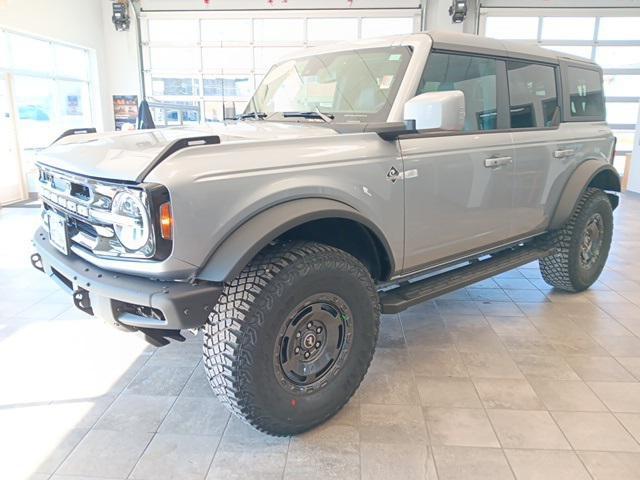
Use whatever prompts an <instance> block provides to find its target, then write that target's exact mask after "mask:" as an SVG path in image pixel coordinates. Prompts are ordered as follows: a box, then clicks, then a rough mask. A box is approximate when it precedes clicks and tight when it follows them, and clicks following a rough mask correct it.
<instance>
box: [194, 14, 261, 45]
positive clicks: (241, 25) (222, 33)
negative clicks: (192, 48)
mask: <svg viewBox="0 0 640 480" xmlns="http://www.w3.org/2000/svg"><path fill="white" fill-rule="evenodd" d="M202 41H203V42H246V43H249V42H250V41H251V19H249V18H243V19H240V18H225V19H215V20H202Z"/></svg>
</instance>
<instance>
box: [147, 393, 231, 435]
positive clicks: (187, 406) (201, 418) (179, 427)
mask: <svg viewBox="0 0 640 480" xmlns="http://www.w3.org/2000/svg"><path fill="white" fill-rule="evenodd" d="M229 415H230V414H229V411H228V410H227V409H226V408H225V407H224V406H223V405H222V404H221V403H220V402H219V401H218V399H216V398H215V397H213V398H191V397H182V396H181V397H178V400H176V402H175V404H174V405H173V407H172V408H171V411H170V412H169V414H168V415H167V416H166V418H165V419H164V421H163V422H162V425H161V426H160V429H159V432H161V433H179V434H186V435H213V436H216V437H220V436H221V435H222V432H223V431H224V429H225V427H226V425H227V421H228V419H229Z"/></svg>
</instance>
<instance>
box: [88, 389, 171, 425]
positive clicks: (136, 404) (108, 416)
mask: <svg viewBox="0 0 640 480" xmlns="http://www.w3.org/2000/svg"><path fill="white" fill-rule="evenodd" d="M175 399H176V397H160V396H155V395H121V396H120V397H118V398H117V399H116V400H115V401H114V402H113V403H112V404H111V406H110V407H109V408H108V409H107V411H106V412H105V413H104V415H103V416H102V417H101V418H100V420H98V422H97V423H96V426H95V428H97V429H99V430H119V431H130V430H135V431H138V432H147V433H153V432H156V431H158V427H159V426H160V423H161V422H162V420H163V419H164V417H165V416H166V415H167V413H168V412H169V409H170V408H171V405H173V402H174V401H175Z"/></svg>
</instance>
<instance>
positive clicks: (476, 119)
mask: <svg viewBox="0 0 640 480" xmlns="http://www.w3.org/2000/svg"><path fill="white" fill-rule="evenodd" d="M503 68H504V67H503ZM497 70H498V67H497V61H496V60H494V59H492V58H483V57H474V56H469V55H458V54H450V53H441V52H432V53H431V54H430V55H429V59H428V60H427V66H426V68H425V70H424V73H423V74H422V79H421V80H420V85H419V86H418V95H420V94H422V93H427V92H446V91H451V90H461V91H462V92H463V93H464V100H465V107H466V118H465V123H464V129H465V130H467V131H475V130H496V129H497V128H498V127H497V119H498V114H497V108H496V97H497Z"/></svg>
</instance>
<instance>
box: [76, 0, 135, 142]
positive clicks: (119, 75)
mask: <svg viewBox="0 0 640 480" xmlns="http://www.w3.org/2000/svg"><path fill="white" fill-rule="evenodd" d="M85 1H86V0H85ZM90 1H98V2H100V5H101V9H102V14H101V23H102V24H101V28H102V31H103V37H104V45H105V55H104V58H105V68H104V69H103V76H104V78H106V81H107V83H108V85H109V89H108V90H109V91H108V99H107V101H108V108H107V110H108V112H109V116H110V118H109V123H108V127H109V129H110V130H113V129H115V125H114V119H113V99H112V95H137V96H138V102H140V101H141V100H142V94H141V92H140V73H139V66H138V65H139V58H138V57H139V55H138V40H137V35H136V24H135V17H134V12H133V9H132V10H131V12H130V13H131V28H130V29H129V31H127V32H117V31H116V29H115V27H114V25H113V22H112V21H111V14H112V8H111V2H109V1H106V0H90Z"/></svg>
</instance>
